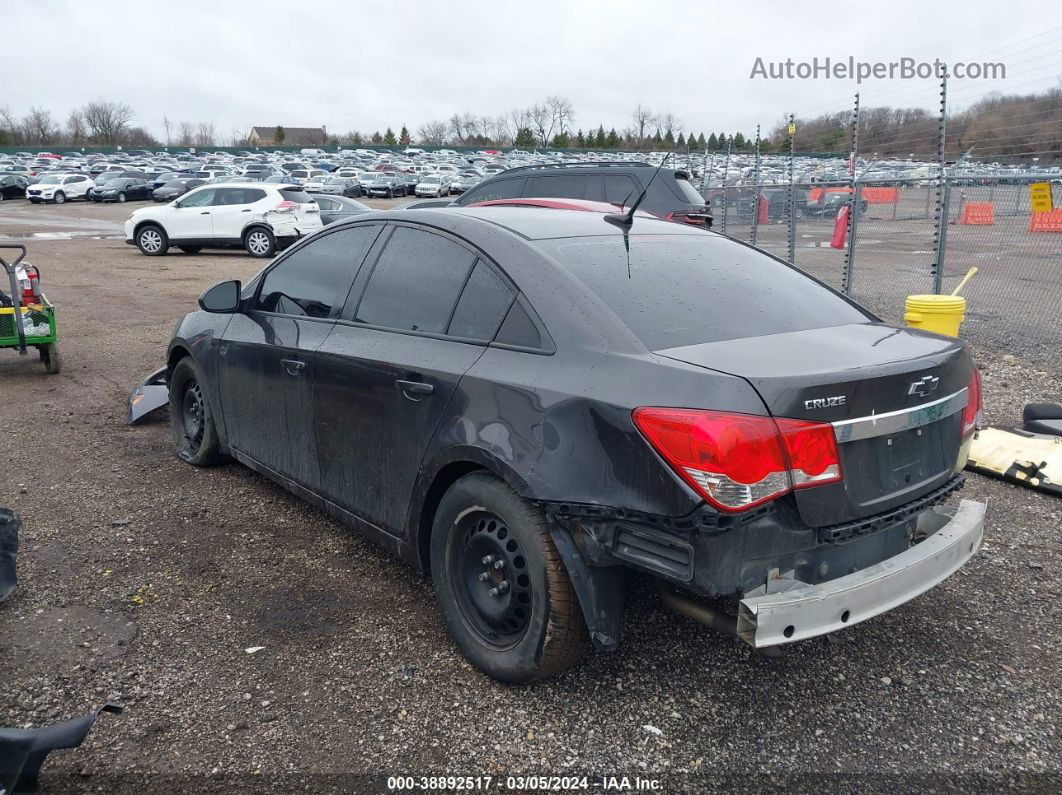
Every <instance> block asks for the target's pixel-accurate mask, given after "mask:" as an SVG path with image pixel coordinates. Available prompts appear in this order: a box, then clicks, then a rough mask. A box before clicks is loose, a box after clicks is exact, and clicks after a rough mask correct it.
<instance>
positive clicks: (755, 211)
mask: <svg viewBox="0 0 1062 795" xmlns="http://www.w3.org/2000/svg"><path fill="white" fill-rule="evenodd" d="M755 162H756V165H755V167H754V170H753V172H752V188H753V190H754V191H755V193H754V194H753V197H752V232H751V234H750V235H749V242H750V243H751V244H752V245H754V246H755V245H756V232H757V231H758V230H759V228H760V125H758V124H757V125H756V161H755Z"/></svg>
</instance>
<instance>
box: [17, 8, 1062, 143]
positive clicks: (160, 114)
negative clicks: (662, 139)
mask: <svg viewBox="0 0 1062 795" xmlns="http://www.w3.org/2000/svg"><path fill="white" fill-rule="evenodd" d="M726 5H727V7H726V8H724V7H722V4H719V3H705V2H692V0H684V1H683V2H668V1H666V0H654V2H637V3H634V2H631V3H625V2H618V1H617V0H613V2H608V3H604V2H600V3H599V2H591V1H588V0H578V1H576V0H568V1H567V2H551V1H549V0H544V1H540V2H520V3H508V2H501V1H500V0H496V1H495V2H489V3H487V2H462V1H460V0H446V2H425V1H422V0H407V2H402V3H390V2H388V3H379V2H373V3H360V2H353V1H351V0H348V2H329V1H328V0H314V2H296V1H295V0H288V2H273V1H272V0H256V2H253V3H252V2H243V1H242V0H224V2H223V1H222V0H209V1H204V0H168V1H167V2H160V1H158V0H136V1H135V2H134V1H133V0H129V1H128V2H111V0H92V2H85V1H83V0H82V1H80V2H79V1H76V0H68V1H67V2H60V1H59V0H33V1H32V2H30V1H28V0H21V1H17V0H16V1H15V2H11V0H9V2H5V3H4V4H3V8H2V11H0V18H2V19H3V30H4V33H5V36H4V39H5V42H6V44H5V57H4V61H3V65H2V66H0V105H8V106H9V107H10V108H11V109H12V110H13V111H14V112H16V113H17V114H19V115H21V114H23V113H25V112H26V111H27V110H28V109H29V107H30V106H31V105H38V106H44V107H47V108H49V109H50V110H51V111H52V113H53V115H54V116H55V117H57V119H59V120H60V121H61V120H64V119H65V118H66V114H67V113H68V112H69V111H70V109H71V108H73V107H75V106H77V105H80V104H82V103H84V102H86V101H88V100H91V99H96V98H105V99H111V100H120V101H123V102H126V103H127V104H129V105H130V106H131V107H132V108H133V109H134V111H135V112H136V116H137V119H136V122H137V123H138V124H140V125H143V126H145V127H147V128H148V129H149V130H150V131H152V132H153V133H154V134H155V135H156V136H158V137H160V138H162V137H163V118H164V117H167V116H168V117H169V118H170V119H171V120H176V121H181V120H187V121H192V122H198V121H202V120H212V121H214V122H215V123H216V125H217V131H218V135H219V138H221V139H228V138H230V137H231V136H232V133H233V131H234V129H239V130H240V131H241V134H245V133H246V131H247V129H248V128H249V127H250V126H251V125H253V124H268V125H275V124H284V125H286V126H289V127H304V126H305V127H309V126H321V125H327V127H328V128H329V130H330V131H333V132H337V133H341V132H345V131H347V130H350V129H357V130H361V131H363V132H372V131H373V130H377V129H379V130H381V131H382V130H383V129H384V128H385V127H387V126H392V127H393V128H394V129H395V131H396V132H397V131H398V129H399V127H400V126H401V125H402V124H406V125H408V126H409V128H410V130H411V131H414V133H415V131H416V128H417V127H418V126H419V125H420V124H422V123H423V122H425V121H427V120H431V119H445V118H447V117H448V116H449V115H450V114H452V113H453V112H455V111H465V110H468V111H472V112H475V113H477V114H490V115H496V114H500V113H505V112H506V111H508V110H509V109H510V108H513V107H515V106H526V105H529V104H531V103H534V102H536V101H539V100H541V99H543V98H545V97H546V96H547V95H549V94H557V93H560V94H563V95H565V96H567V97H568V98H569V99H570V100H571V102H572V104H573V105H574V107H575V111H576V125H575V126H576V127H581V128H584V129H585V128H591V127H595V128H596V126H597V124H599V123H603V124H604V125H605V128H606V129H608V128H609V127H612V126H615V127H616V129H617V130H622V129H623V127H625V126H627V125H628V124H630V114H631V110H632V109H633V108H634V106H635V105H636V104H637V103H638V102H643V103H645V104H646V105H647V106H649V107H651V108H652V109H653V110H655V111H671V112H673V113H675V114H676V115H677V116H678V117H679V118H680V119H681V120H682V121H683V123H684V127H685V129H686V130H691V129H692V130H693V131H695V132H700V131H704V132H705V133H706V134H707V133H708V132H712V131H716V132H718V131H721V130H726V131H737V130H740V131H743V132H744V133H746V134H752V133H753V132H754V131H755V126H756V124H757V123H758V122H759V123H762V124H763V125H764V128H765V130H766V129H769V128H770V127H771V126H773V124H774V123H776V122H777V121H778V120H779V119H780V118H781V117H782V116H783V115H784V114H786V113H788V112H790V111H793V112H796V113H797V114H798V115H800V114H804V115H807V116H812V115H815V114H817V113H822V112H826V111H835V110H842V109H844V108H847V107H848V106H849V105H850V104H851V95H852V93H853V92H854V91H855V90H857V89H858V90H859V91H860V92H861V94H862V102H863V104H864V106H873V105H884V104H888V105H917V106H924V107H931V106H932V105H933V103H934V102H935V101H936V93H937V87H936V84H935V82H934V81H927V80H914V81H906V82H901V81H895V80H894V81H889V80H868V81H866V82H864V83H863V84H862V86H857V85H856V84H855V82H854V81H845V80H836V79H830V80H825V79H818V80H798V79H796V80H770V81H768V80H762V79H750V72H751V71H752V68H753V66H754V64H755V61H756V58H757V57H759V58H763V59H764V61H765V62H766V61H783V60H785V59H786V58H793V59H794V60H796V61H802V60H810V59H811V58H812V57H815V56H818V57H819V58H820V59H822V58H826V57H831V58H833V59H835V60H836V59H844V60H847V59H848V58H849V57H850V56H851V57H854V58H856V59H857V60H864V61H871V62H873V61H885V62H888V61H893V60H898V59H899V58H901V57H904V56H907V57H911V58H915V59H917V60H925V61H932V60H933V59H934V58H940V59H941V60H944V61H948V62H956V61H964V62H969V61H975V60H976V61H981V60H989V61H1001V62H1003V63H1004V64H1005V65H1006V66H1007V77H1006V79H1001V80H999V79H997V80H980V81H973V80H967V81H953V84H952V93H953V107H954V108H956V109H958V108H961V107H962V106H964V105H968V104H969V103H970V102H972V101H974V100H976V99H977V98H978V97H980V96H983V95H984V94H986V93H988V92H990V91H1002V92H1005V93H1028V92H1032V91H1037V90H1043V89H1046V88H1051V87H1055V86H1058V85H1062V82H1060V79H1062V7H1060V5H1059V3H1058V2H1057V1H1056V0H1037V1H1035V2H1030V1H1027V0H1008V2H1006V3H1002V4H1001V3H999V2H996V0H993V2H990V3H989V2H985V0H963V1H962V2H950V1H949V2H938V3H927V2H922V3H915V2H902V1H896V2H888V3H874V4H870V5H867V4H863V3H858V2H847V3H846V2H831V3H793V2H785V3H782V2H778V3H775V2H772V1H771V0H755V1H754V2H738V3H727V4H726Z"/></svg>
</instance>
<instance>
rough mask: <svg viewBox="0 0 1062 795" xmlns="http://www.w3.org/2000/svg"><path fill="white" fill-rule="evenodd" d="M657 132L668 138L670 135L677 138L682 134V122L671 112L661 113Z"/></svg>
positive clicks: (658, 118)
mask: <svg viewBox="0 0 1062 795" xmlns="http://www.w3.org/2000/svg"><path fill="white" fill-rule="evenodd" d="M656 126H657V130H658V131H659V132H660V133H661V134H662V135H663V136H664V137H665V138H666V137H667V136H668V134H670V135H671V137H672V138H677V137H678V135H679V133H681V132H682V129H683V128H682V120H681V119H680V118H679V117H678V116H676V115H675V114H674V113H672V112H671V111H667V112H666V113H661V114H660V115H659V116H657V117H656Z"/></svg>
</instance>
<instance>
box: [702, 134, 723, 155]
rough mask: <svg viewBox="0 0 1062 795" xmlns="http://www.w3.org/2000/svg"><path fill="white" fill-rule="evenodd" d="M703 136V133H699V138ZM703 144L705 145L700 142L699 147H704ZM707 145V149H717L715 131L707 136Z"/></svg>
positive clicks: (717, 143)
mask: <svg viewBox="0 0 1062 795" xmlns="http://www.w3.org/2000/svg"><path fill="white" fill-rule="evenodd" d="M703 137H704V133H701V138H703ZM704 146H705V145H704V144H701V148H702V149H703V148H704ZM707 146H708V149H710V150H711V151H713V152H716V151H718V150H719V139H718V138H716V137H715V133H712V134H711V135H709V136H708V144H707Z"/></svg>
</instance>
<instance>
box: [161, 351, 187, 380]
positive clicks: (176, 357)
mask: <svg viewBox="0 0 1062 795" xmlns="http://www.w3.org/2000/svg"><path fill="white" fill-rule="evenodd" d="M191 355H192V354H191V353H189V352H188V351H187V350H185V349H184V348H181V347H177V348H174V349H173V350H172V351H170V358H169V359H167V360H166V382H167V383H169V380H170V373H172V372H173V368H174V367H176V366H177V362H179V361H180V360H181V359H183V358H184V357H185V356H191Z"/></svg>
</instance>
